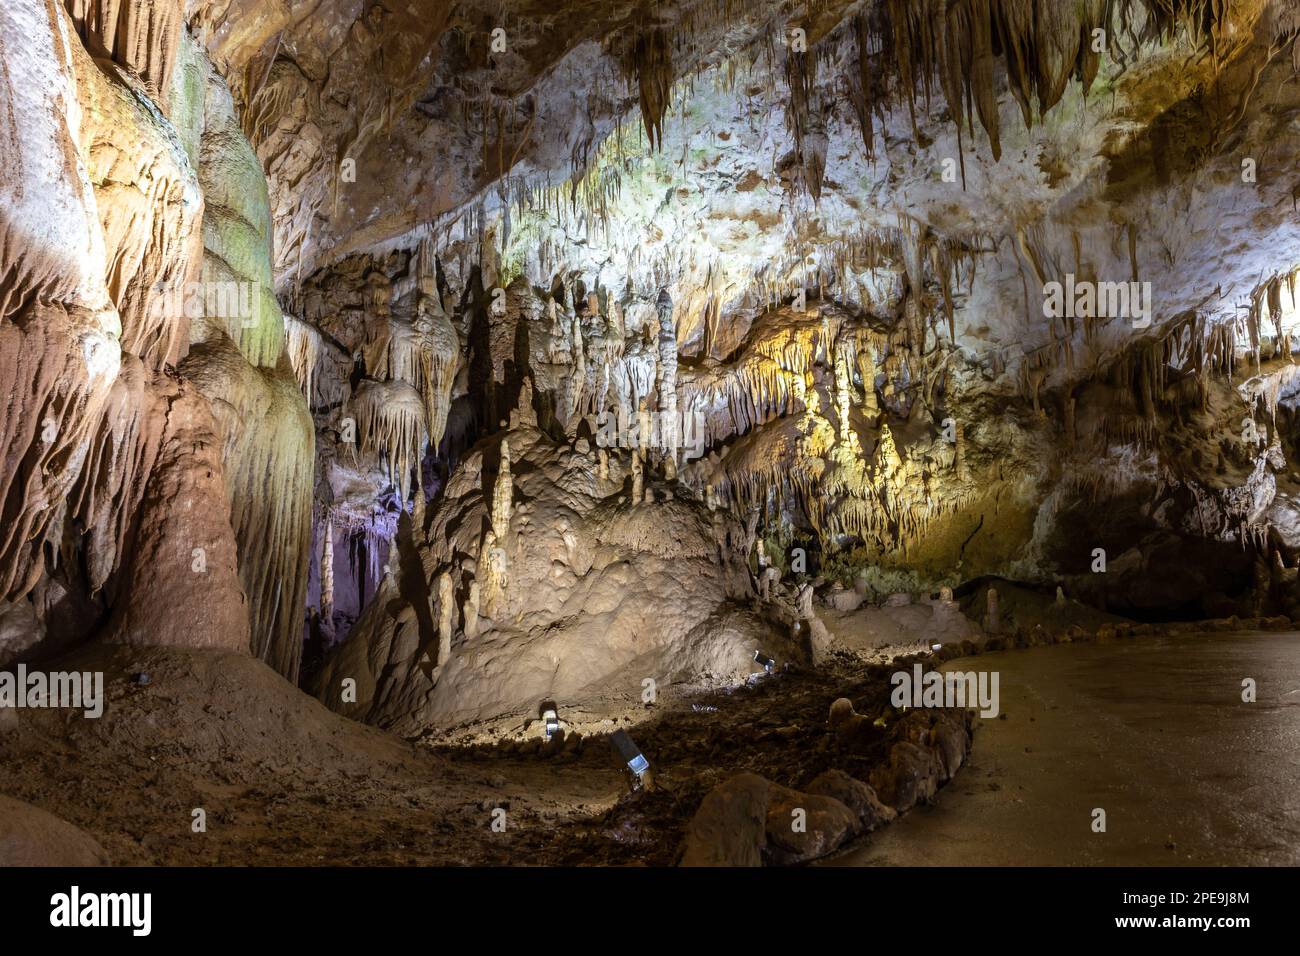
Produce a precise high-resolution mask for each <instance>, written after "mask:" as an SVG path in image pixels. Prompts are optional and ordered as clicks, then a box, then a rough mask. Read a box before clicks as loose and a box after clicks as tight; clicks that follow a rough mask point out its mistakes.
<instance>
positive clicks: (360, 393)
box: [351, 380, 425, 502]
mask: <svg viewBox="0 0 1300 956" xmlns="http://www.w3.org/2000/svg"><path fill="white" fill-rule="evenodd" d="M351 408H352V414H353V415H354V416H355V417H356V421H357V438H358V443H359V444H360V446H361V448H362V449H363V450H365V451H367V452H383V454H384V456H385V457H386V458H387V460H388V473H389V478H390V480H391V481H392V483H393V486H394V487H395V488H396V489H397V492H398V494H399V495H400V496H401V500H402V501H403V502H406V501H407V500H408V499H409V497H410V491H411V475H412V473H413V471H414V469H415V468H417V467H418V466H419V463H420V458H421V449H422V448H423V445H424V437H425V428H424V419H425V408H424V400H423V398H422V397H421V395H420V393H419V392H418V391H416V390H415V388H414V387H413V386H411V385H408V384H407V383H406V382H401V381H391V382H374V381H369V380H367V381H363V382H362V383H361V384H360V385H359V386H358V387H357V390H356V393H355V394H354V395H353V396H352V401H351Z"/></svg>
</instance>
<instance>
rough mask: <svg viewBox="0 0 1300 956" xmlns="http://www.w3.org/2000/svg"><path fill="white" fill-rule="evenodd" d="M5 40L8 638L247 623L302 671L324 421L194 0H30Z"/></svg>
mask: <svg viewBox="0 0 1300 956" xmlns="http://www.w3.org/2000/svg"><path fill="white" fill-rule="evenodd" d="M0 48H2V51H3V57H2V62H3V66H4V70H5V73H4V76H3V77H0V80H2V81H3V93H4V95H3V97H0V101H2V102H3V104H4V106H3V113H0V129H2V130H3V143H4V157H3V158H4V165H5V169H6V172H5V175H4V176H3V177H2V178H0V190H3V194H2V196H0V200H2V201H0V233H2V234H3V236H4V239H3V241H0V253H2V255H0V259H2V268H0V274H3V275H4V277H5V286H4V307H3V311H2V314H0V338H3V342H2V343H0V356H3V366H2V367H3V373H2V377H0V389H2V390H3V393H4V394H5V395H6V396H7V401H8V403H9V407H8V408H7V409H6V415H5V425H4V434H3V441H4V466H3V489H4V498H3V500H4V515H5V527H6V531H7V534H6V537H5V544H4V548H3V551H2V552H0V579H3V581H4V616H5V618H6V620H7V621H8V622H9V623H10V625H11V626H9V627H7V628H6V630H5V634H6V638H5V642H4V644H3V645H2V646H0V660H4V661H10V660H12V659H14V658H15V657H17V656H20V655H22V656H31V655H34V654H40V653H49V652H53V651H56V650H58V649H59V648H61V647H64V646H67V645H68V644H69V643H71V642H75V641H77V640H83V639H85V638H87V637H91V636H99V637H102V638H106V639H109V640H122V641H127V642H131V643H141V644H180V645H187V646H208V647H226V648H233V649H242V650H248V649H249V648H250V642H251V646H252V649H253V650H254V652H256V653H258V654H259V655H260V656H262V657H263V658H264V659H266V660H268V661H270V662H272V663H273V664H274V666H276V667H277V669H279V670H280V671H281V672H282V673H284V674H285V675H286V676H289V677H290V678H292V677H294V676H296V670H297V660H298V654H299V653H300V645H299V644H298V642H297V640H296V636H297V630H298V626H299V617H300V615H299V611H298V608H299V607H300V606H301V602H302V591H303V589H304V587H305V581H306V559H307V544H306V535H307V534H308V533H309V528H308V524H307V520H306V515H307V512H308V509H309V508H310V487H311V475H310V461H311V447H312V444H311V443H312V432H311V426H310V420H309V418H308V416H307V412H306V408H305V404H304V402H303V401H302V398H301V395H300V393H299V392H298V389H297V384H296V381H295V380H294V378H293V373H292V369H291V368H290V365H289V362H288V360H287V358H286V357H284V355H283V351H284V350H283V334H284V333H283V326H284V323H283V318H282V316H281V314H280V311H279V307H278V304H277V303H276V299H275V294H274V289H273V287H272V285H271V282H270V274H271V272H270V232H271V227H270V217H269V202H268V199H267V192H266V185H265V177H264V175H263V174H262V172H261V169H260V166H259V165H258V163H257V160H256V157H255V156H254V155H253V153H252V151H251V149H250V148H249V146H248V144H247V142H246V141H245V140H244V139H243V137H242V134H241V133H240V131H239V127H238V124H237V122H236V121H235V120H234V116H233V107H232V104H231V101H230V97H229V94H228V93H227V92H225V90H224V85H223V84H222V82H221V81H220V78H219V77H218V76H217V75H216V74H215V72H214V71H213V70H212V68H211V65H210V63H208V61H207V56H206V54H205V53H204V52H203V51H202V49H201V48H200V47H199V46H198V45H197V44H196V43H195V42H194V41H193V39H191V38H190V37H189V36H188V35H187V34H186V33H185V30H184V24H183V20H182V17H181V7H180V4H178V3H166V2H159V3H138V4H121V3H95V4H83V3H80V2H70V3H69V4H67V6H66V9H65V8H64V7H60V6H59V5H56V4H43V3H38V2H35V0H22V2H19V3H15V4H7V5H6V8H5V10H4V12H3V14H2V15H0ZM228 288H233V289H234V290H235V297H234V299H233V300H232V301H233V302H234V303H236V304H238V303H241V302H248V303H250V307H248V308H244V307H242V306H237V307H236V308H235V309H233V310H232V309H231V308H229V307H228V305H229V303H226V304H225V305H221V304H219V305H218V307H216V308H213V300H212V297H211V292H212V290H214V289H217V290H220V291H222V292H223V293H224V291H226V290H227V289H228ZM223 343H225V344H226V345H227V346H228V347H227V348H225V349H223ZM192 346H193V347H196V348H197V349H198V351H194V350H192ZM241 349H242V350H243V351H240V350H241ZM277 448H283V449H284V450H285V452H286V454H285V455H284V456H283V458H281V457H280V456H277V455H276V454H275V453H274V451H273V449H277ZM303 461H305V462H306V463H307V464H305V465H302V464H301V462H303ZM271 502H274V504H271ZM10 531H11V532H12V534H9V533H8V532H10ZM246 595H251V598H250V597H249V596H246ZM277 615H278V616H277ZM250 634H251V637H250ZM290 634H292V635H293V637H292V638H289V637H288V635H290Z"/></svg>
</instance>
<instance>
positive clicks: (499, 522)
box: [492, 438, 514, 541]
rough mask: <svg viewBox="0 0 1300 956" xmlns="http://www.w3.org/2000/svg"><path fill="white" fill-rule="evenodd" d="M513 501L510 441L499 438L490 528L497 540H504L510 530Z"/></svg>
mask: <svg viewBox="0 0 1300 956" xmlns="http://www.w3.org/2000/svg"><path fill="white" fill-rule="evenodd" d="M513 501H514V484H513V483H512V479H511V476H510V441H509V439H506V438H503V439H501V461H500V464H499V465H498V466H497V477H496V482H495V483H494V484H493V486H492V530H493V531H494V532H495V534H496V538H497V540H498V541H505V539H506V535H507V534H508V533H509V531H510V513H511V510H512V504H513Z"/></svg>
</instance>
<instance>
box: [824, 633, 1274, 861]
mask: <svg viewBox="0 0 1300 956" xmlns="http://www.w3.org/2000/svg"><path fill="white" fill-rule="evenodd" d="M1297 665H1300V634H1296V633H1263V632H1247V633H1228V634H1216V635H1214V636H1213V637H1207V636H1205V635H1203V634H1179V635H1176V636H1168V635H1160V636H1156V637H1151V638H1143V639H1140V640H1135V641H1123V642H1112V643H1099V644H1087V645H1083V646H1074V647H1036V648H1030V649H1028V650H1024V651H1000V652H994V653H989V654H985V655H982V656H981V657H980V658H979V660H978V662H977V666H978V668H979V669H981V670H983V669H995V670H997V671H998V672H999V673H1000V675H1001V682H1000V683H1001V703H1002V713H1003V714H1004V715H1005V719H994V720H981V721H978V723H979V724H980V725H982V726H981V729H980V731H979V733H978V734H977V737H976V741H977V743H976V746H975V747H974V749H973V750H972V752H971V759H970V762H969V764H968V765H967V766H966V767H964V768H963V769H962V771H961V773H960V774H958V776H957V778H956V779H955V781H954V782H953V783H952V785H950V786H949V787H946V788H945V789H944V790H942V791H941V792H940V793H939V795H938V796H937V798H936V799H935V801H934V804H933V805H932V806H929V807H921V808H918V809H917V810H915V811H913V812H912V813H909V814H907V815H906V816H904V817H903V818H902V819H901V820H899V821H898V822H897V823H895V824H894V825H893V826H890V827H886V828H885V829H883V830H881V831H880V832H878V833H873V834H871V835H870V836H869V837H867V838H866V839H865V840H863V841H861V842H860V843H859V844H858V845H857V846H855V847H853V848H851V849H849V850H848V851H846V852H844V853H842V854H840V855H838V856H837V857H835V858H834V859H832V860H829V861H827V862H829V863H833V864H836V865H847V866H917V865H931V866H1097V865H1105V866H1161V865H1164V866H1170V865H1181V866H1265V865H1271V866H1276V865H1285V866H1296V865H1297V864H1300V794H1298V793H1297V791H1296V788H1295V768H1296V766H1297V765H1298V764H1300V666H1297ZM972 666H974V665H973V662H972V661H970V660H966V659H958V660H955V661H950V662H948V663H947V664H946V665H944V669H956V670H967V669H970V668H972ZM1246 678H1250V679H1252V680H1254V681H1255V684H1256V693H1257V699H1256V700H1254V701H1253V702H1247V701H1244V700H1243V699H1242V695H1243V687H1242V682H1243V680H1245V679H1246ZM1097 809H1102V810H1104V811H1105V818H1104V823H1105V831H1104V832H1096V831H1094V828H1093V823H1094V813H1095V811H1096V810H1097Z"/></svg>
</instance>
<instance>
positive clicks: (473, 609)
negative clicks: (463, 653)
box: [461, 581, 479, 640]
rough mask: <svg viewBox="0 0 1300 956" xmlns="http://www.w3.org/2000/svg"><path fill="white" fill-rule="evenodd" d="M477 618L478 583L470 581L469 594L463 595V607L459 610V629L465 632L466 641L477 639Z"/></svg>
mask: <svg viewBox="0 0 1300 956" xmlns="http://www.w3.org/2000/svg"><path fill="white" fill-rule="evenodd" d="M478 616H479V583H478V581H471V582H470V585H469V592H468V593H467V594H466V595H465V605H464V607H463V608H461V618H462V623H461V629H462V630H463V631H464V632H465V638H466V640H473V639H474V638H476V637H478V626H479V625H478Z"/></svg>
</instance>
